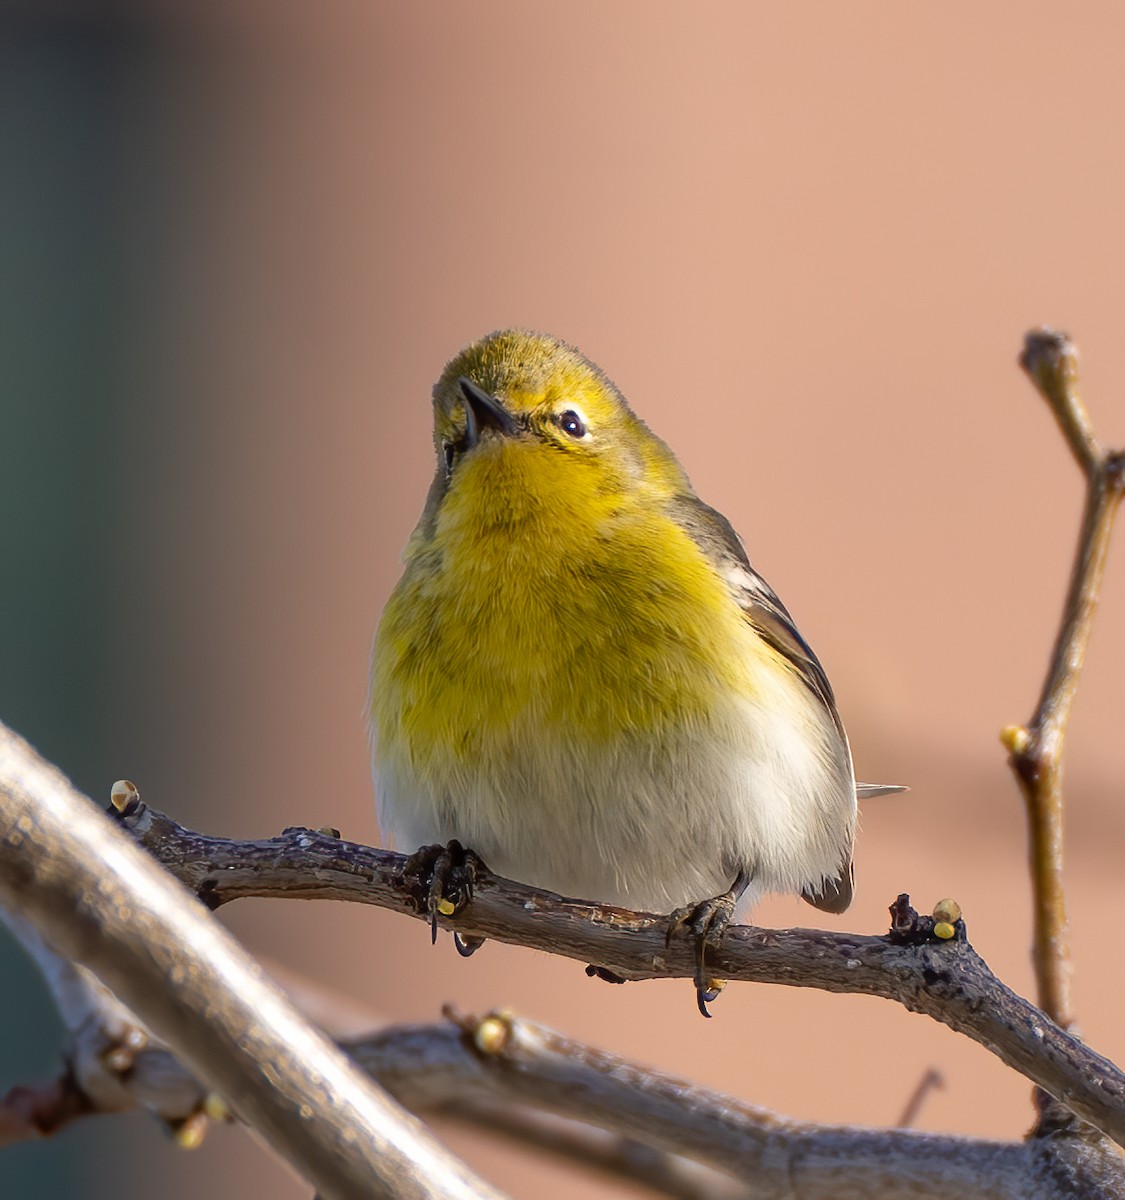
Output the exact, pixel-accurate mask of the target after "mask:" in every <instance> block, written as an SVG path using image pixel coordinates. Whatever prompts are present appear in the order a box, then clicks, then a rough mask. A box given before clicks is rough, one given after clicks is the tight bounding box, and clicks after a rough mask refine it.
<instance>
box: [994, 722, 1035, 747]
mask: <svg viewBox="0 0 1125 1200" xmlns="http://www.w3.org/2000/svg"><path fill="white" fill-rule="evenodd" d="M1000 743H1001V745H1002V746H1003V747H1004V749H1005V750H1007V751H1008V753H1009V754H1023V753H1024V751H1026V750H1027V748H1028V746H1030V745H1031V734H1030V733H1028V732H1027V730H1026V729H1025V728H1024V727H1023V726H1022V725H1005V726H1004V728H1003V729H1001V730H1000Z"/></svg>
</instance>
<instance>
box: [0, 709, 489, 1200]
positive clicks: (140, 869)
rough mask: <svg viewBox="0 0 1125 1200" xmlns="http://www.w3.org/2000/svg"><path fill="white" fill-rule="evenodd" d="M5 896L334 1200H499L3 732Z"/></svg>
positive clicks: (1, 883) (0, 786) (1, 869)
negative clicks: (361, 1199) (372, 1198)
mask: <svg viewBox="0 0 1125 1200" xmlns="http://www.w3.org/2000/svg"><path fill="white" fill-rule="evenodd" d="M0 903H3V905H4V906H5V907H6V908H7V909H8V910H9V911H10V912H16V913H18V914H19V915H20V916H21V917H22V918H23V919H25V920H27V921H28V922H31V923H32V924H34V925H35V927H36V929H37V930H38V931H39V932H40V933H41V934H42V935H43V936H44V938H45V939H47V940H48V941H49V943H50V944H51V946H52V948H53V949H55V950H56V951H57V952H58V953H60V954H62V955H64V956H66V957H69V958H73V959H74V960H75V961H77V962H79V963H81V964H82V965H84V966H86V967H88V968H89V969H90V970H92V971H94V972H95V973H96V974H97V975H98V977H99V978H100V979H101V980H102V982H103V983H105V984H106V985H107V986H108V987H109V988H111V989H112V990H113V992H114V993H116V994H117V995H118V996H119V997H120V998H121V1000H122V1001H123V1002H124V1003H125V1004H127V1005H128V1006H129V1007H130V1008H131V1009H133V1010H134V1011H135V1012H136V1013H138V1014H139V1016H140V1017H141V1018H142V1020H144V1022H145V1023H146V1025H148V1026H149V1027H150V1028H152V1030H153V1031H154V1032H155V1033H156V1034H157V1035H158V1036H159V1037H160V1038H161V1039H162V1040H163V1041H164V1042H166V1043H167V1044H168V1045H169V1046H170V1047H172V1048H173V1049H174V1050H175V1052H176V1054H177V1056H178V1057H179V1058H180V1059H181V1060H182V1061H183V1062H184V1063H185V1064H186V1065H187V1066H188V1067H189V1068H190V1069H191V1071H192V1072H193V1073H195V1074H196V1075H197V1076H198V1077H199V1078H200V1079H204V1080H206V1081H207V1083H208V1085H209V1086H210V1087H213V1088H214V1089H215V1090H217V1091H218V1092H219V1093H220V1094H221V1095H222V1096H223V1097H224V1098H225V1099H226V1100H227V1101H228V1102H229V1104H230V1106H231V1107H232V1108H233V1109H234V1110H235V1111H237V1112H238V1113H239V1115H240V1116H241V1117H242V1118H243V1119H244V1120H245V1121H246V1122H247V1123H248V1124H250V1125H252V1126H253V1127H254V1128H255V1129H256V1130H258V1131H259V1132H260V1133H261V1134H262V1135H263V1136H264V1137H265V1139H266V1140H267V1141H268V1142H270V1144H271V1145H273V1147H274V1148H275V1149H276V1150H277V1151H278V1152H279V1153H280V1154H281V1155H282V1156H283V1157H285V1158H286V1159H287V1160H288V1161H289V1162H290V1163H291V1164H292V1165H293V1166H294V1167H295V1168H296V1169H297V1170H298V1171H299V1172H300V1173H301V1174H302V1175H304V1176H305V1178H307V1179H308V1180H309V1181H310V1182H313V1183H315V1185H316V1186H317V1187H318V1189H319V1190H320V1193H321V1195H322V1196H324V1197H325V1198H326V1200H332V1198H341V1200H351V1198H354V1197H357V1196H365V1197H366V1196H380V1197H387V1198H390V1200H422V1198H423V1197H425V1198H427V1200H430V1198H432V1200H450V1198H453V1197H457V1198H459V1200H474V1198H475V1200H480V1198H482V1197H495V1196H497V1193H496V1192H495V1191H493V1190H492V1189H490V1188H488V1187H486V1186H485V1185H484V1184H483V1183H479V1182H477V1181H476V1180H475V1179H474V1178H473V1177H472V1176H471V1175H470V1173H469V1172H468V1169H467V1168H465V1167H464V1166H463V1164H461V1163H459V1162H458V1160H457V1159H455V1158H454V1157H453V1156H452V1155H450V1154H449V1153H448V1152H447V1151H445V1150H444V1149H443V1148H442V1147H441V1146H440V1145H439V1144H438V1143H437V1142H436V1141H435V1140H434V1139H433V1138H432V1137H431V1136H430V1135H429V1134H428V1133H427V1132H426V1130H425V1128H424V1127H423V1126H422V1125H421V1124H420V1123H419V1122H418V1121H417V1120H416V1118H414V1117H412V1116H410V1115H409V1114H407V1113H405V1112H403V1111H402V1110H401V1109H400V1108H399V1107H398V1105H397V1104H395V1103H394V1102H393V1101H392V1100H390V1099H389V1097H387V1096H386V1095H385V1094H384V1093H383V1092H382V1091H381V1090H380V1089H378V1088H377V1087H375V1085H374V1084H373V1083H372V1082H371V1080H370V1079H368V1078H366V1077H365V1076H364V1075H363V1073H362V1072H361V1071H359V1070H358V1069H357V1068H356V1066H355V1064H354V1063H352V1062H351V1061H350V1060H349V1059H348V1058H347V1057H346V1056H345V1055H344V1054H342V1053H341V1051H340V1050H339V1049H338V1048H337V1047H335V1046H334V1045H333V1044H332V1043H331V1042H329V1041H328V1040H327V1039H326V1038H325V1037H323V1036H322V1035H321V1034H319V1033H317V1032H316V1031H315V1030H314V1029H313V1028H312V1027H311V1026H309V1025H308V1024H307V1022H305V1021H304V1020H303V1019H302V1018H301V1017H300V1016H299V1014H298V1013H297V1012H296V1010H295V1009H294V1008H293V1007H292V1005H291V1004H290V1003H289V1002H288V1001H287V1000H286V999H285V997H284V996H283V995H282V994H281V992H280V991H279V990H278V989H277V988H276V987H275V986H274V985H273V984H271V983H270V982H269V981H268V980H267V979H266V978H265V977H264V975H263V973H262V971H261V969H260V968H259V967H258V966H257V964H255V963H254V962H253V961H252V960H251V959H249V958H248V957H247V956H246V954H245V953H244V952H243V951H242V949H241V948H240V947H239V946H238V943H237V942H235V940H234V939H233V938H232V937H231V936H230V934H228V933H227V932H226V931H225V930H224V929H222V927H221V926H220V925H219V924H218V922H216V921H214V920H213V919H212V918H211V917H210V916H209V915H208V914H207V913H206V912H205V911H204V910H203V909H202V908H200V907H199V906H198V905H196V904H192V903H191V902H190V901H189V900H188V899H187V898H186V897H185V895H184V893H183V890H182V889H181V888H180V887H179V886H178V885H177V884H176V883H175V882H174V881H173V880H171V879H169V878H168V876H167V874H166V873H165V872H163V871H160V870H158V869H156V867H155V864H154V863H153V862H152V861H151V859H150V858H149V857H148V856H146V855H145V854H143V853H141V852H140V851H139V849H138V848H137V847H136V846H135V845H132V844H131V843H130V841H129V839H128V838H126V837H124V836H122V834H121V831H120V830H119V829H116V828H114V826H113V824H112V823H111V822H109V821H107V820H106V819H105V817H104V816H102V815H101V814H100V813H98V812H97V811H96V810H95V809H94V808H92V807H91V805H90V804H89V802H88V801H86V800H85V799H84V798H83V797H82V796H80V795H79V794H78V793H77V792H76V791H75V790H74V789H73V788H72V787H71V786H70V784H69V783H68V782H67V781H66V780H65V779H64V778H63V777H62V775H61V774H59V772H57V771H56V770H54V768H52V767H49V766H48V765H47V764H46V763H44V762H43V761H42V759H40V758H38V756H37V755H36V754H35V752H34V751H33V750H32V749H31V748H30V747H29V746H28V745H27V743H26V742H24V741H22V740H21V739H20V738H18V737H17V736H16V735H15V734H13V733H12V732H11V731H10V730H8V729H6V728H4V727H3V726H0Z"/></svg>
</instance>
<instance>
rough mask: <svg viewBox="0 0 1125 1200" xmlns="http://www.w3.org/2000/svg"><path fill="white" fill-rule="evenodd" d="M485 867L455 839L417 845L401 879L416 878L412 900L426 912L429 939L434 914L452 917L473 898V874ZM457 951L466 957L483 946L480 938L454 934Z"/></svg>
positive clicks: (433, 929) (432, 934)
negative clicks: (427, 914)
mask: <svg viewBox="0 0 1125 1200" xmlns="http://www.w3.org/2000/svg"><path fill="white" fill-rule="evenodd" d="M487 869H488V868H487V867H486V866H485V865H484V863H483V861H482V860H481V858H480V856H479V855H478V854H475V853H474V852H473V851H472V850H466V849H465V847H464V846H462V845H461V843H460V842H458V841H452V842H449V843H448V844H447V845H444V846H443V845H440V844H438V845H433V846H420V847H419V848H418V849H417V850H415V851H414V853H413V854H412V855H411V856H410V857H409V858H408V859H407V860H406V863H405V865H404V866H403V868H402V873H403V876H404V877H405V878H411V877H413V878H414V879H415V880H417V888H416V890H415V903H416V904H417V906H418V911H419V912H425V913H429V915H430V939H431V941H433V942H436V941H437V932H438V917H452V916H454V915H455V914H457V913H458V912H460V911H461V909H463V908H464V907H465V905H467V904H468V903H469V902H470V901H471V900H472V898H473V887H474V885H475V884H476V881H477V876H478V875H480V874H483V873H484V872H485V871H486V870H487ZM453 942H454V945H455V946H456V947H457V953H458V954H460V955H462V956H463V957H465V958H468V956H469V955H470V954H472V953H473V952H474V951H475V950H479V949H480V947H481V946H483V945H484V938H477V937H470V936H468V935H466V934H460V933H454V935H453Z"/></svg>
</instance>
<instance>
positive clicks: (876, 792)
mask: <svg viewBox="0 0 1125 1200" xmlns="http://www.w3.org/2000/svg"><path fill="white" fill-rule="evenodd" d="M908 791H910V789H909V788H908V787H907V786H906V785H905V784H903V783H857V784H856V785H855V794H856V797H857V798H858V799H860V800H871V799H873V798H874V797H876V796H893V795H894V794H895V793H896V792H908Z"/></svg>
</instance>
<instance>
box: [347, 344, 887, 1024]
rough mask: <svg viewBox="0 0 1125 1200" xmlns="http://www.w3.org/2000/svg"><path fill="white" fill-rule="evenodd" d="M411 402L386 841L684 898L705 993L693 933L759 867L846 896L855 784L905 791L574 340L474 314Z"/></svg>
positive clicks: (826, 906) (709, 936) (382, 635)
mask: <svg viewBox="0 0 1125 1200" xmlns="http://www.w3.org/2000/svg"><path fill="white" fill-rule="evenodd" d="M697 403H698V404H699V405H701V406H702V405H703V404H704V403H705V400H704V399H703V398H700V399H699V400H698V401H697ZM433 415H434V450H435V455H436V470H435V474H434V478H433V482H432V484H431V486H430V490H429V494H428V496H427V499H426V502H425V507H424V510H423V512H422V516H421V519H420V520H419V522H418V524H417V527H416V528H415V529H414V532H413V534H412V535H411V537H410V539H409V542H408V544H407V547H406V550H405V552H404V555H403V558H404V571H403V574H402V577H401V579H400V580H399V582H398V584H397V585H396V587H395V588H394V590H393V592H392V594H391V596H390V599H389V600H388V602H387V604H386V607H385V609H384V612H383V615H382V617H381V619H380V622H379V625H378V629H377V633H376V637H375V642H374V647H373V650H372V658H371V676H370V688H371V690H370V702H369V728H370V735H371V745H372V764H373V771H374V778H375V786H376V793H377V800H378V810H379V819H380V825H381V827H382V829H383V830H384V832H385V833H387V834H389V835H390V837H391V839H392V844H393V845H394V846H395V847H397V848H399V849H401V850H403V851H414V850H417V849H418V848H421V847H427V846H440V845H443V844H446V843H452V842H456V843H460V844H461V845H463V846H465V847H469V848H471V850H472V851H473V852H474V853H475V854H477V855H479V856H480V859H481V860H483V861H484V862H486V863H487V864H488V866H489V868H490V869H491V870H493V871H495V872H497V873H498V874H500V875H503V876H505V877H508V878H511V879H513V880H517V881H519V882H522V883H525V884H528V885H531V886H535V887H539V888H544V889H547V890H550V891H552V892H555V893H558V894H561V895H563V896H568V897H574V898H579V899H583V900H587V901H594V902H598V903H603V904H612V905H619V906H624V907H626V908H630V909H641V910H645V911H651V912H659V913H663V912H670V913H673V914H677V915H676V918H675V919H676V920H679V921H683V920H684V919H685V916H686V917H690V918H691V921H690V923H691V925H692V928H693V929H694V930H695V931H696V932H697V933H698V935H699V946H700V949H699V954H698V963H697V971H696V979H695V984H696V990H697V998H698V1001H699V1008H700V1011H702V1012H703V1013H704V1015H710V1014H709V1013H708V1011H707V1007H706V1006H707V1003H708V1002H710V1000H712V999H713V998H714V995H715V994H716V991H717V988H716V986H715V981H713V980H711V979H710V978H709V976H708V973H707V971H706V966H705V962H704V958H705V954H706V948H707V946H708V944H713V939H714V938H716V937H718V936H721V933H722V931H723V929H724V928H725V927H726V924H727V923H728V922H729V921H730V920H731V919H733V918H734V917H735V916H736V915H737V916H739V917H741V916H742V914H745V913H747V912H749V910H750V908H751V907H752V905H753V903H754V902H755V901H756V900H757V899H759V898H760V897H761V896H762V895H763V894H765V893H768V892H780V893H792V894H796V895H799V896H802V897H803V898H804V899H805V900H807V901H808V902H809V903H810V904H812V905H814V906H815V907H816V908H818V909H821V910H823V911H825V912H828V913H841V912H843V911H844V910H845V909H846V908H847V907H848V905H849V904H850V902H851V900H852V896H853V891H854V868H853V859H854V846H855V837H856V826H857V796H872V795H881V794H886V793H889V792H893V791H900V790H904V789H902V788H901V787H900V786H899V785H870V784H859V785H857V783H856V780H855V775H854V771H853V766H852V755H851V750H850V748H849V744H848V738H847V735H846V733H845V731H844V725H843V722H842V721H841V719H840V714H839V712H838V710H837V706H836V701H835V698H834V695H833V692H832V688H831V686H830V685H829V682H828V678H827V676H826V675H825V672H824V669H823V667H822V666H821V664H820V661H819V660H818V659H817V657H816V655H815V654H814V653H813V651H812V649H811V648H810V646H809V644H808V642H807V641H806V640H805V638H804V637H803V636H802V635H801V633H800V631H799V630H798V628H797V625H796V623H795V622H794V620H793V618H792V617H791V616H790V614H789V611H788V610H787V609H786V607H785V605H784V604H782V602H781V600H780V599H779V598H778V595H777V593H776V592H775V591H774V590H773V588H772V587H770V585H769V584H768V583H767V582H766V581H765V579H764V578H763V577H762V576H761V575H760V574H759V573H758V572H757V571H756V570H755V569H754V567H753V566H752V565H751V562H750V559H749V557H748V556H747V553H746V550H745V549H744V547H743V544H742V541H741V539H740V538H739V536H738V534H737V533H736V532H735V530H734V528H733V527H732V525H731V524H730V522H729V521H728V520H727V519H726V517H724V516H723V515H722V514H721V513H720V512H718V511H717V510H716V509H714V508H712V507H710V506H709V505H707V504H706V503H704V502H703V501H702V500H701V499H700V498H699V497H698V496H697V494H696V492H695V490H694V489H693V487H692V485H691V483H690V482H689V480H688V477H687V475H686V473H685V472H684V470H683V468H682V467H681V466H680V464H679V462H678V461H677V459H676V457H675V455H674V454H673V452H672V450H671V449H670V448H669V447H668V446H667V445H666V444H665V443H664V442H663V441H662V440H661V439H660V438H659V437H657V435H656V434H654V433H653V432H652V431H651V430H650V429H649V427H648V426H647V425H646V424H645V423H644V421H642V420H641V418H640V417H638V416H637V415H636V414H635V413H634V412H633V410H632V408H631V407H630V406H629V404H628V403H627V401H626V400H625V398H624V396H623V395H622V394H621V392H620V391H619V390H618V388H617V387H616V386H615V385H614V384H613V383H612V382H611V380H610V379H609V377H608V376H607V375H606V374H605V373H604V372H603V371H602V370H601V369H600V368H599V367H597V366H596V365H595V364H594V363H592V362H591V361H590V360H589V359H588V358H586V356H585V355H583V354H582V353H581V352H580V351H579V350H578V349H576V348H575V347H574V346H572V345H570V344H568V343H566V342H563V341H561V340H559V339H557V338H555V337H552V336H549V335H546V334H541V333H535V332H531V331H528V330H522V329H505V330H500V331H497V332H495V333H491V334H489V335H488V336H486V337H484V338H482V339H481V340H479V341H477V342H475V343H473V344H471V345H469V346H468V347H467V348H465V349H464V350H462V351H461V352H460V353H459V354H457V355H456V356H455V357H454V358H453V359H452V360H451V361H450V362H449V363H448V365H447V366H446V368H445V370H444V371H443V372H442V375H441V377H440V378H439V380H438V381H437V383H436V385H435V386H434V389H433ZM434 919H435V926H434V928H435V936H436V915H435V918H434ZM473 946H474V943H472V942H471V941H468V940H465V941H463V942H461V943H459V948H462V949H463V950H464V949H471V948H472V947H473Z"/></svg>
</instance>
